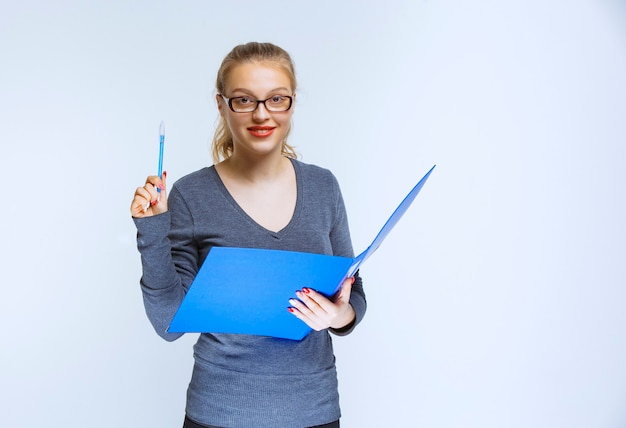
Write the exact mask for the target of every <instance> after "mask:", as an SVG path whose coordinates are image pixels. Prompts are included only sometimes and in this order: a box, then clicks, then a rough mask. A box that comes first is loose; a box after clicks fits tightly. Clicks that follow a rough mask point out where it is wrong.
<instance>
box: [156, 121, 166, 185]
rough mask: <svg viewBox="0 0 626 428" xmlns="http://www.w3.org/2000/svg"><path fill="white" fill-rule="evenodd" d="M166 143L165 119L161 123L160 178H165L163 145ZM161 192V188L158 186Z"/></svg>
mask: <svg viewBox="0 0 626 428" xmlns="http://www.w3.org/2000/svg"><path fill="white" fill-rule="evenodd" d="M164 145H165V125H164V124H163V121H161V124H160V125H159V178H161V179H163V146H164ZM157 192H159V193H161V189H159V188H157Z"/></svg>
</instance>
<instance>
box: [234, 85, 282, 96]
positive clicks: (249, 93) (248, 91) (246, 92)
mask: <svg viewBox="0 0 626 428" xmlns="http://www.w3.org/2000/svg"><path fill="white" fill-rule="evenodd" d="M280 91H285V92H289V89H288V88H285V87H283V86H281V87H280V88H274V89H272V90H271V91H269V92H268V94H271V93H274V92H280ZM235 92H243V93H244V94H248V95H252V96H254V97H256V95H254V94H253V93H252V91H250V90H249V89H246V88H235V89H233V90H232V93H235Z"/></svg>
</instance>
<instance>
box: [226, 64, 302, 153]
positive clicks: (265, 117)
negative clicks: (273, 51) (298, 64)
mask: <svg viewBox="0 0 626 428" xmlns="http://www.w3.org/2000/svg"><path fill="white" fill-rule="evenodd" d="M222 95H224V96H225V97H228V98H233V97H242V96H249V97H251V98H253V99H255V100H265V99H267V98H270V97H272V96H273V95H288V96H293V95H294V94H293V90H292V88H291V83H290V80H289V76H288V74H287V73H286V72H285V71H284V70H282V69H281V68H280V67H278V66H272V65H267V64H260V63H246V64H239V65H237V66H235V67H234V68H233V69H232V70H231V71H230V74H229V75H228V77H227V79H226V82H225V88H224V93H223V94H222ZM217 103H218V109H219V111H220V115H222V117H223V118H224V120H225V122H226V125H227V126H228V128H229V129H230V131H231V134H232V136H233V143H234V151H233V155H236V154H237V153H243V152H249V153H254V154H259V155H266V154H270V153H278V154H280V153H281V149H282V143H283V140H284V139H285V137H286V135H287V133H288V131H289V127H290V126H291V115H292V114H293V105H292V107H291V108H290V109H289V110H287V111H284V112H270V111H268V110H267V109H266V108H265V106H264V105H263V104H262V103H259V104H258V106H257V109H256V110H255V111H253V112H250V113H235V112H234V111H232V110H231V109H230V108H229V107H228V104H227V102H226V101H225V100H224V99H223V98H222V97H221V96H219V95H218V96H217Z"/></svg>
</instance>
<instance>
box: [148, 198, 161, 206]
mask: <svg viewBox="0 0 626 428" xmlns="http://www.w3.org/2000/svg"><path fill="white" fill-rule="evenodd" d="M158 203H159V201H157V200H156V199H155V200H154V201H150V206H152V207H153V206H155V205H156V204H158Z"/></svg>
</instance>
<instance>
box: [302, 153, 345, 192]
mask: <svg viewBox="0 0 626 428" xmlns="http://www.w3.org/2000/svg"><path fill="white" fill-rule="evenodd" d="M291 161H292V162H293V165H294V168H296V171H297V173H298V174H299V175H300V176H301V177H302V179H303V180H304V181H305V182H307V183H312V184H313V185H315V186H322V187H326V186H331V187H338V183H337V178H336V177H335V175H334V174H333V173H332V172H331V171H330V170H329V169H326V168H323V167H320V166H317V165H313V164H308V163H304V162H302V161H299V160H296V159H292V160H291Z"/></svg>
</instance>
